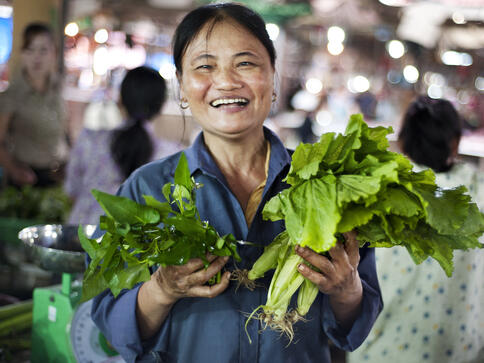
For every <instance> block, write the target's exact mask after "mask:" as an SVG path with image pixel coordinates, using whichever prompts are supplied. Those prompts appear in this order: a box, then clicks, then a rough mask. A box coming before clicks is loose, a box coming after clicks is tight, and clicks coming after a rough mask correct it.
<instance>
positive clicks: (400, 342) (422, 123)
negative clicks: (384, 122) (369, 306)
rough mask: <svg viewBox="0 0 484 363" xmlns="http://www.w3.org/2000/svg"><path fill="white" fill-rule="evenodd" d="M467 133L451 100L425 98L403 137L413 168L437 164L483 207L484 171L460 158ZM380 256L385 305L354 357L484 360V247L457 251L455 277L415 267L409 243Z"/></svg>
mask: <svg viewBox="0 0 484 363" xmlns="http://www.w3.org/2000/svg"><path fill="white" fill-rule="evenodd" d="M461 133H462V125H461V119H460V117H459V115H458V113H457V111H456V110H455V108H454V106H453V105H452V104H451V103H450V102H449V101H447V100H444V99H438V100H434V99H431V98H429V97H426V96H420V97H418V98H417V99H416V100H414V102H412V103H411V104H410V106H409V108H408V109H407V111H406V113H405V115H404V117H403V122H402V128H401V130H400V133H399V138H398V142H399V145H400V147H401V149H402V151H403V153H405V154H406V155H407V156H408V157H409V158H410V159H411V160H412V161H413V162H415V163H416V164H417V165H416V166H415V168H414V170H417V171H420V170H422V169H424V168H432V169H433V170H434V171H435V173H436V174H435V175H436V183H437V184H438V185H439V186H441V187H444V188H454V187H457V186H459V185H465V186H466V187H467V188H468V190H469V194H470V195H471V196H472V198H473V200H474V201H476V202H477V204H478V207H479V208H480V209H481V211H482V210H484V200H483V198H484V173H483V172H482V171H479V170H478V169H477V168H476V167H475V166H474V165H472V164H470V163H466V162H463V161H459V160H458V159H457V150H458V147H459V141H460V138H461ZM447 212H449V213H451V211H447ZM481 242H484V241H482V237H481ZM375 253H376V262H377V272H378V280H379V282H380V286H381V290H382V296H383V301H384V308H383V311H382V313H381V314H380V317H379V318H378V319H377V321H376V323H375V325H374V326H373V330H372V331H371V333H370V335H369V337H368V338H367V340H366V341H365V342H364V343H363V344H362V346H361V347H360V348H359V349H358V350H357V351H355V352H354V353H351V354H349V356H348V358H349V362H352V363H353V362H354V363H360V362H365V361H368V362H372V363H378V362H389V361H391V362H394V363H399V362H402V363H404V362H405V363H407V362H427V361H428V362H466V363H477V362H482V359H483V357H484V333H483V331H484V330H483V325H482V322H483V321H484V280H483V279H482V276H484V251H483V250H472V251H467V252H465V251H455V252H454V272H453V275H452V277H450V278H448V277H447V276H446V275H445V273H444V271H443V270H442V268H441V267H440V265H439V264H438V263H437V261H435V260H433V259H430V258H429V259H428V260H426V261H425V262H423V263H422V264H420V265H415V263H414V262H413V260H412V259H411V257H410V255H409V254H408V252H407V251H406V250H404V249H403V248H398V247H393V248H391V249H387V248H378V249H376V252H375Z"/></svg>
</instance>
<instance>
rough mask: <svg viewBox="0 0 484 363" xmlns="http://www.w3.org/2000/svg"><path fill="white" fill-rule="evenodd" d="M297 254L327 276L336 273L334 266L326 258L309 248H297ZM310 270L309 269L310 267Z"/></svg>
mask: <svg viewBox="0 0 484 363" xmlns="http://www.w3.org/2000/svg"><path fill="white" fill-rule="evenodd" d="M295 251H296V253H297V254H298V255H299V256H301V257H302V258H304V259H305V260H306V261H307V262H309V263H310V264H311V265H313V266H314V267H316V268H317V269H319V270H320V271H321V272H322V273H323V274H325V275H331V274H332V273H334V266H333V264H332V263H331V261H329V260H328V259H327V258H326V257H324V256H321V255H320V254H318V253H316V252H314V251H313V250H312V249H310V248H307V247H301V246H296V250H295ZM308 268H309V267H308Z"/></svg>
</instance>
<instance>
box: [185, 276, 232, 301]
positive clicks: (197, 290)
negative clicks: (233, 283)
mask: <svg viewBox="0 0 484 363" xmlns="http://www.w3.org/2000/svg"><path fill="white" fill-rule="evenodd" d="M229 282H230V272H228V271H227V272H225V273H224V274H223V276H222V278H221V279H220V282H219V283H218V284H215V285H211V286H206V285H197V286H193V287H191V288H190V289H189V290H188V296H191V297H208V298H212V297H215V296H217V295H219V294H221V293H222V292H223V291H224V290H225V289H226V288H227V287H228V286H229Z"/></svg>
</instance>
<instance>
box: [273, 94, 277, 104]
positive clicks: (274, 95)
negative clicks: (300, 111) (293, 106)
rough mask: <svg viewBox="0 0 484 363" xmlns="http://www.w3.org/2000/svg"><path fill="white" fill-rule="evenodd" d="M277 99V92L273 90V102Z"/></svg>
mask: <svg viewBox="0 0 484 363" xmlns="http://www.w3.org/2000/svg"><path fill="white" fill-rule="evenodd" d="M276 101H277V94H276V92H272V103H274V102H276Z"/></svg>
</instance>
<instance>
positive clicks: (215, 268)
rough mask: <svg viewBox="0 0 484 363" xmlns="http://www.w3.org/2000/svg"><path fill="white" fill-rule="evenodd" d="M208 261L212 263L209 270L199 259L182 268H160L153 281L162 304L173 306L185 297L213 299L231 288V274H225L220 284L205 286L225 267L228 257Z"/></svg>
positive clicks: (211, 256) (153, 276) (210, 256)
mask: <svg viewBox="0 0 484 363" xmlns="http://www.w3.org/2000/svg"><path fill="white" fill-rule="evenodd" d="M207 260H208V261H209V262H210V265H209V266H208V267H207V268H204V264H203V261H202V260H201V259H199V258H194V259H192V260H190V261H188V262H187V263H186V264H185V265H182V266H166V267H159V268H158V270H156V272H155V273H154V274H153V275H152V276H151V280H152V282H154V283H155V284H156V287H157V289H158V290H159V291H158V292H159V295H158V296H159V298H160V302H162V303H163V304H173V303H175V302H176V301H177V300H178V299H180V298H184V297H208V298H212V297H215V296H217V295H219V294H220V293H222V292H223V291H224V290H225V289H226V288H227V287H228V286H229V278H230V272H228V271H227V272H225V273H224V274H223V276H222V278H221V279H220V282H219V283H218V284H215V285H211V286H207V285H205V284H206V283H207V281H208V280H210V278H212V277H213V276H215V275H216V274H217V273H218V272H219V271H220V270H221V269H222V267H224V266H225V264H226V263H227V261H228V257H217V256H213V255H208V256H207Z"/></svg>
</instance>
